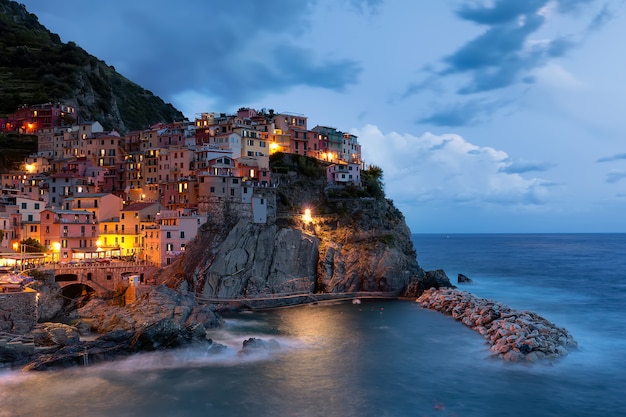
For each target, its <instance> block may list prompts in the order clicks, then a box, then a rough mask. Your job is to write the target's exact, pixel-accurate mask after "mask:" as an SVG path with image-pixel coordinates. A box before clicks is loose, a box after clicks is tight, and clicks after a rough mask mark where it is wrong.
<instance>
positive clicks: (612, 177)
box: [606, 171, 626, 184]
mask: <svg viewBox="0 0 626 417" xmlns="http://www.w3.org/2000/svg"><path fill="white" fill-rule="evenodd" d="M623 179H626V172H618V171H614V172H609V173H608V174H606V182H608V183H609V184H615V183H616V182H619V181H621V180H623Z"/></svg>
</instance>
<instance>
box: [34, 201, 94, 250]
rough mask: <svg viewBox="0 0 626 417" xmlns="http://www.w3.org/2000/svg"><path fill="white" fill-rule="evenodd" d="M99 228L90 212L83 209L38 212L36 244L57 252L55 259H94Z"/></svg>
mask: <svg viewBox="0 0 626 417" xmlns="http://www.w3.org/2000/svg"><path fill="white" fill-rule="evenodd" d="M97 240H98V228H97V224H96V221H95V219H94V215H93V213H91V212H89V211H86V210H50V209H46V210H43V211H42V212H41V237H40V239H39V241H40V242H41V243H42V244H43V245H45V246H47V247H49V248H51V249H52V250H53V251H56V248H57V247H58V248H59V253H58V256H57V255H56V254H55V259H56V260H59V261H60V262H71V261H77V260H80V259H86V258H92V257H94V258H95V257H97V245H96V241H97Z"/></svg>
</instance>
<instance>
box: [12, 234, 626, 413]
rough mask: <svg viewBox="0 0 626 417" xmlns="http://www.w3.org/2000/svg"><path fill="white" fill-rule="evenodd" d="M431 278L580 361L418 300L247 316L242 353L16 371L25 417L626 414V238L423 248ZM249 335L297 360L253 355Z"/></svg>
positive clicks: (429, 243) (537, 238)
mask: <svg viewBox="0 0 626 417" xmlns="http://www.w3.org/2000/svg"><path fill="white" fill-rule="evenodd" d="M413 240H414V242H415V246H416V249H417V252H418V260H419V262H420V264H421V265H422V267H423V268H424V269H439V268H441V269H444V270H445V271H446V273H447V274H448V276H449V277H450V279H451V280H452V281H453V282H456V277H457V274H459V273H462V274H465V275H467V276H469V277H470V278H472V279H473V280H474V283H473V284H470V285H465V286H463V287H462V288H463V289H466V290H468V291H470V292H472V293H474V294H476V295H478V296H481V297H485V298H492V299H495V300H498V301H501V302H503V303H505V304H508V305H510V306H511V307H514V308H518V309H527V310H533V311H536V312H537V313H539V314H541V315H543V316H544V317H545V318H547V319H548V320H550V321H552V322H554V323H556V324H557V325H559V326H561V327H565V328H567V329H568V330H569V331H570V333H572V334H573V336H574V338H575V339H576V340H577V341H578V342H579V345H580V349H579V350H577V351H575V352H572V353H570V355H569V356H567V357H566V358H564V359H562V360H560V361H559V362H556V363H552V364H539V365H532V366H528V365H520V364H509V363H503V362H502V361H500V360H497V359H493V358H491V357H490V355H489V350H488V348H487V346H486V345H485V343H484V340H483V338H482V337H481V336H480V335H479V334H478V333H475V332H473V331H471V330H470V329H468V328H466V327H465V326H463V325H462V324H460V323H458V322H455V321H454V320H452V319H451V318H450V317H446V316H443V315H441V314H439V313H436V312H432V311H427V310H422V309H420V308H419V306H417V305H416V303H414V302H390V301H386V302H381V301H365V300H364V301H363V303H362V304H361V305H353V304H351V303H342V304H335V305H317V306H303V307H297V308H291V309H283V310H277V311H272V312H263V313H247V314H238V315H234V316H231V317H228V318H227V323H228V324H227V326H226V328H224V329H220V330H219V331H216V332H214V334H212V335H211V337H212V338H213V339H214V340H216V341H219V342H221V343H223V344H226V345H227V346H229V347H230V349H228V350H227V352H226V353H224V354H221V355H218V356H207V355H206V354H205V353H204V352H202V351H199V350H180V351H171V352H166V353H158V354H143V355H138V356H135V357H133V358H131V359H128V360H123V361H119V362H115V363H111V364H106V365H102V366H93V367H81V368H75V369H70V370H64V371H58V372H57V371H55V372H45V373H29V374H24V373H16V372H5V373H0V417H9V416H11V417H13V416H28V417H33V416H46V417H48V416H49V417H53V416H65V417H72V416H90V417H94V416H118V417H119V416H138V417H143V416H146V417H147V416H152V417H155V416H180V417H183V416H207V417H213V416H498V417H504V416H594V417H596V416H624V415H626V319H625V318H626V298H625V297H626V235H624V234H606V235H593V234H571V235H568V234H558V235H545V234H542V235H414V236H413ZM249 337H262V338H265V339H269V338H275V339H276V340H278V341H279V343H280V345H281V348H280V349H279V350H277V351H273V352H271V353H267V354H259V355H254V356H241V355H238V354H237V350H238V349H239V348H240V346H241V342H242V341H243V340H244V339H246V338H249Z"/></svg>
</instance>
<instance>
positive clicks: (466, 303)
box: [416, 288, 578, 362]
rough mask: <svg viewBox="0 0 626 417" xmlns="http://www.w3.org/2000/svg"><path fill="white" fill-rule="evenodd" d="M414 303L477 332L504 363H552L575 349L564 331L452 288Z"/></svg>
mask: <svg viewBox="0 0 626 417" xmlns="http://www.w3.org/2000/svg"><path fill="white" fill-rule="evenodd" d="M416 302H418V303H419V304H420V305H421V306H422V307H424V308H428V309H431V310H436V311H439V312H441V313H444V314H447V315H450V316H452V317H453V318H454V319H455V320H459V321H461V322H462V323H463V324H465V325H466V326H468V327H470V328H471V329H472V330H475V331H477V332H478V333H480V334H481V335H483V337H484V338H485V339H486V340H487V343H488V344H489V345H490V349H491V352H493V353H494V355H496V356H497V357H499V358H502V359H504V360H507V361H513V362H521V361H527V362H536V361H538V360H541V359H556V358H559V357H561V356H565V355H567V354H568V351H569V350H572V349H576V348H577V346H578V343H577V342H576V341H575V340H574V338H573V337H572V335H570V334H569V333H568V331H567V330H565V329H563V328H561V327H557V326H556V325H554V324H553V323H551V322H550V321H548V320H546V319H545V318H543V317H541V316H540V315H538V314H536V313H533V312H531V311H521V310H515V309H513V308H511V307H508V306H506V305H503V304H502V303H498V302H495V301H491V300H487V299H485V298H478V297H476V296H474V295H472V294H470V293H468V292H465V291H461V290H458V289H455V288H439V289H435V288H432V289H429V290H427V291H425V292H424V293H423V294H422V295H421V296H420V297H419V298H418V299H417V300H416Z"/></svg>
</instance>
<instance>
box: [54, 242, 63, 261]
mask: <svg viewBox="0 0 626 417" xmlns="http://www.w3.org/2000/svg"><path fill="white" fill-rule="evenodd" d="M60 251H61V244H60V243H59V242H54V243H52V263H54V254H55V252H58V253H59V260H60V259H61V254H60Z"/></svg>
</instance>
